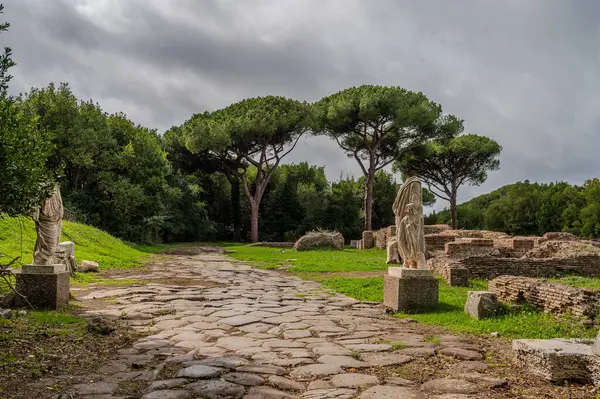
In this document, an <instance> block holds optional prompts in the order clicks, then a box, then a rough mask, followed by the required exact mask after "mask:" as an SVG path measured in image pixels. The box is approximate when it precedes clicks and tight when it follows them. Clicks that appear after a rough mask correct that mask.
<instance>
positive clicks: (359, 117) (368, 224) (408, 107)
mask: <svg viewBox="0 0 600 399" xmlns="http://www.w3.org/2000/svg"><path fill="white" fill-rule="evenodd" d="M441 112H442V110H441V107H440V106H439V105H437V104H435V103H434V102H432V101H430V100H429V99H427V97H425V95H423V94H422V93H414V92H411V91H408V90H405V89H403V88H400V87H382V86H370V85H363V86H360V87H352V88H349V89H345V90H342V91H340V92H338V93H336V94H333V95H331V96H328V97H324V98H323V99H321V100H320V101H318V102H317V103H315V104H313V107H312V129H313V131H314V132H316V133H318V134H326V135H328V136H329V137H332V138H333V139H335V140H336V142H337V143H338V145H339V146H340V147H341V148H342V149H343V150H344V151H345V152H346V154H347V155H348V156H349V157H351V158H354V159H355V160H356V161H357V162H358V164H359V166H360V168H361V170H362V172H363V174H364V176H365V178H366V185H365V186H366V187H365V188H366V189H365V196H364V215H365V220H364V229H365V230H371V229H372V204H373V185H374V181H375V174H376V172H377V171H378V170H381V169H383V168H384V167H386V166H387V165H389V164H391V163H392V162H393V161H394V159H396V158H398V157H400V155H401V154H402V153H403V152H404V151H406V150H408V149H411V148H413V147H414V146H416V145H418V144H420V143H421V142H423V141H424V140H426V139H428V138H432V137H435V136H436V135H438V134H440V133H441V132H442V130H443V129H442V128H440V127H439V126H438V125H439V124H440V122H441V120H442V119H443V118H441ZM443 126H444V128H452V127H453V125H452V123H450V121H445V122H444V124H443ZM450 130H451V129H450ZM450 133H452V132H450Z"/></svg>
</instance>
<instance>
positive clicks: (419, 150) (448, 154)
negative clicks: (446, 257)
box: [394, 119, 502, 228]
mask: <svg viewBox="0 0 600 399" xmlns="http://www.w3.org/2000/svg"><path fill="white" fill-rule="evenodd" d="M455 121H457V123H458V122H459V121H458V120H457V119H455ZM458 130H459V131H462V121H460V124H459V129H458ZM500 151H502V147H500V145H499V144H498V143H497V142H495V141H494V140H492V139H490V138H488V137H483V136H478V135H475V134H465V135H460V136H456V137H452V138H441V139H436V140H432V141H428V142H426V143H423V144H421V145H419V146H417V147H415V148H413V149H412V150H411V151H409V152H407V153H405V154H404V156H403V157H401V158H400V159H399V160H398V161H397V162H396V163H395V164H394V168H395V169H399V170H400V171H402V173H403V174H404V175H406V176H417V177H419V178H420V179H421V180H423V181H424V182H425V183H426V184H427V186H428V187H429V189H430V190H431V191H432V192H433V193H434V194H435V195H436V196H437V197H438V198H441V199H444V200H446V201H448V202H450V213H451V222H452V226H453V228H456V226H457V215H456V196H457V193H458V188H459V187H460V186H462V185H464V184H468V185H476V186H478V185H480V184H482V183H483V182H485V180H486V179H487V172H488V171H490V170H497V169H498V168H499V167H500V160H499V159H498V156H499V155H500Z"/></svg>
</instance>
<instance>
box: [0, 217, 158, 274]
mask: <svg viewBox="0 0 600 399" xmlns="http://www.w3.org/2000/svg"><path fill="white" fill-rule="evenodd" d="M35 240H36V233H35V225H34V223H33V221H32V220H31V219H29V218H5V219H2V218H0V263H8V261H10V260H11V259H13V258H15V257H17V256H21V260H20V262H19V264H18V265H22V264H27V263H31V261H32V259H33V248H34V246H35ZM61 241H73V242H74V243H75V257H76V258H77V262H81V261H82V260H92V261H95V262H98V264H99V265H100V268H101V269H113V268H119V269H126V268H131V267H135V266H138V265H140V264H141V263H143V262H144V261H145V260H146V259H147V258H148V256H149V255H150V254H151V253H153V252H158V251H160V250H161V249H163V248H162V247H142V246H135V245H132V244H128V243H125V242H123V241H121V240H119V239H118V238H115V237H113V236H111V235H110V234H107V233H105V232H103V231H101V230H98V229H96V228H94V227H91V226H86V225H84V224H79V223H72V222H66V221H64V222H63V228H62V237H61Z"/></svg>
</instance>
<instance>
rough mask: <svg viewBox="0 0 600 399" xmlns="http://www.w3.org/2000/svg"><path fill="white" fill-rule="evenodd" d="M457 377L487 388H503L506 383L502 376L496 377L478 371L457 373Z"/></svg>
mask: <svg viewBox="0 0 600 399" xmlns="http://www.w3.org/2000/svg"><path fill="white" fill-rule="evenodd" d="M457 377H458V378H460V379H462V380H466V381H470V382H473V383H476V384H481V385H485V386H487V387H488V388H494V389H497V388H503V387H505V386H506V385H508V381H506V380H505V379H503V378H496V377H492V376H489V375H485V374H479V373H461V374H459V375H457Z"/></svg>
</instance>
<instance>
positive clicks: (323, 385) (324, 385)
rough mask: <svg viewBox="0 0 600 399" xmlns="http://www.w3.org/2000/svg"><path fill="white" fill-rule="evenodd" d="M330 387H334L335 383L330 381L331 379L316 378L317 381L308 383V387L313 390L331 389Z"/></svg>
mask: <svg viewBox="0 0 600 399" xmlns="http://www.w3.org/2000/svg"><path fill="white" fill-rule="evenodd" d="M329 388H333V385H331V384H330V383H329V381H325V380H315V381H311V382H310V384H308V387H307V388H306V389H308V390H313V389H329Z"/></svg>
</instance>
